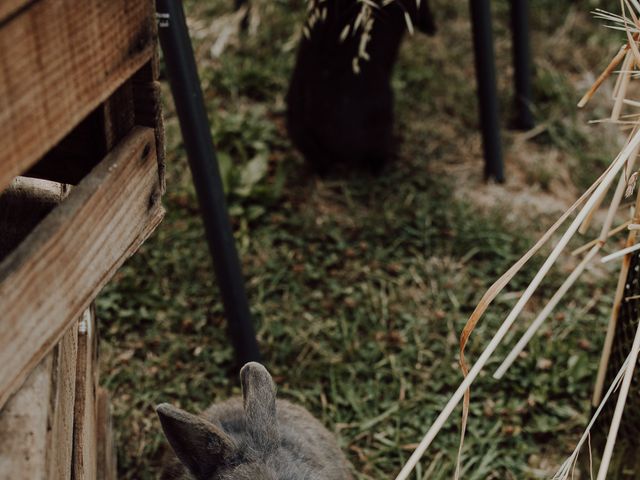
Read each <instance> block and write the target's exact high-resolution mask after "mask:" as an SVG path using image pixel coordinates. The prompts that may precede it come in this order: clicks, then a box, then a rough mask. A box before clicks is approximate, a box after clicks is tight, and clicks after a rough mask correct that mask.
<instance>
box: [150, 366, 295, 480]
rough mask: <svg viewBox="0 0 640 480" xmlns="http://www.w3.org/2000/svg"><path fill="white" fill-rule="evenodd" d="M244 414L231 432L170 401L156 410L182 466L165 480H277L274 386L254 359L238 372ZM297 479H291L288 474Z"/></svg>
mask: <svg viewBox="0 0 640 480" xmlns="http://www.w3.org/2000/svg"><path fill="white" fill-rule="evenodd" d="M240 379H241V382H242V397H243V413H244V418H243V419H242V418H241V419H240V421H239V422H236V423H240V424H243V425H240V426H239V427H238V428H239V429H240V430H242V435H240V436H238V435H231V434H230V433H229V432H227V431H225V429H223V426H222V424H221V423H219V422H217V421H210V420H207V419H206V418H204V417H202V416H198V415H192V414H190V413H188V412H185V411H183V410H181V409H179V408H176V407H173V406H171V405H169V404H166V403H165V404H161V405H159V406H158V407H157V408H156V412H157V414H158V416H159V417H160V422H161V424H162V429H163V431H164V434H165V436H166V437H167V440H168V441H169V444H170V445H171V448H172V449H173V451H174V453H175V455H176V457H177V458H178V460H179V461H180V462H181V464H182V466H184V467H185V468H186V471H185V468H180V467H179V466H178V467H177V468H174V469H173V470H174V472H172V473H171V474H169V475H168V477H167V478H175V479H184V480H186V479H190V478H193V479H195V480H230V479H234V480H244V479H246V480H277V479H280V478H289V477H288V476H287V477H282V476H281V475H280V474H278V472H277V471H276V470H277V469H278V463H279V462H278V461H277V458H276V457H277V455H276V453H277V451H278V446H279V443H280V438H279V433H278V424H277V418H276V389H275V385H274V383H273V380H272V379H271V376H270V375H269V372H267V370H266V369H265V368H264V367H263V366H262V365H260V364H258V363H248V364H247V365H245V366H244V367H243V368H242V370H241V371H240ZM291 478H295V477H291Z"/></svg>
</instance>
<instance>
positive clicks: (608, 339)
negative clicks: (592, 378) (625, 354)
mask: <svg viewBox="0 0 640 480" xmlns="http://www.w3.org/2000/svg"><path fill="white" fill-rule="evenodd" d="M638 222H640V192H638V195H637V196H636V207H635V211H634V217H633V219H632V223H638ZM636 232H637V230H631V231H629V234H628V236H627V242H626V246H627V247H631V246H633V245H634V244H635V243H636V236H637V233H636ZM630 265H631V257H630V256H629V255H625V257H624V258H623V259H622V266H621V267H620V274H619V276H618V284H617V285H616V293H615V296H614V299H613V306H612V308H611V315H610V316H609V325H608V326H607V334H606V336H605V339H604V345H603V347H602V354H601V356H600V363H599V365H598V374H597V376H596V384H595V387H594V390H593V397H592V399H591V404H592V405H594V406H595V405H597V404H598V403H599V402H600V398H601V397H602V389H603V388H604V380H605V376H606V373H607V365H609V357H610V356H611V348H612V346H613V338H614V335H615V330H616V324H617V322H618V314H619V313H620V305H621V304H622V300H623V298H624V290H625V284H626V281H627V274H628V273H629V266H630Z"/></svg>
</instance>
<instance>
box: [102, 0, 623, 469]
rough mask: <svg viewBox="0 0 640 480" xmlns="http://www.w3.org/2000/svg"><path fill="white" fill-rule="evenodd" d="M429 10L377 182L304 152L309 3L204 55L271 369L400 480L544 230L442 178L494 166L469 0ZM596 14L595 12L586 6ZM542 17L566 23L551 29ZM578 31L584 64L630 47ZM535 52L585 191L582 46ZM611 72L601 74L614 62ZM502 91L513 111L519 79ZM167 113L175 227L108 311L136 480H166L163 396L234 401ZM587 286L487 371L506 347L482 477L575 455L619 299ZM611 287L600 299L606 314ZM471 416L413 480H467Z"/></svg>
mask: <svg viewBox="0 0 640 480" xmlns="http://www.w3.org/2000/svg"><path fill="white" fill-rule="evenodd" d="M434 3H436V5H438V6H439V8H438V7H436V9H435V10H436V11H437V12H438V13H439V15H438V22H439V24H440V33H439V37H436V38H435V39H425V38H424V37H419V36H416V37H415V38H414V39H411V41H410V44H409V45H407V46H406V48H405V49H404V50H403V52H402V58H401V62H400V65H399V68H398V71H397V74H396V76H395V79H394V87H395V88H396V91H397V105H398V113H397V117H398V125H399V131H401V133H402V136H403V142H404V143H403V146H402V149H401V151H400V153H399V158H398V159H397V160H396V162H395V163H394V164H393V165H392V167H391V168H389V170H388V171H387V172H386V173H385V174H384V175H383V176H381V177H378V178H371V177H367V176H362V175H359V174H356V175H353V176H351V177H349V178H342V179H331V180H318V179H316V178H314V177H312V176H311V175H310V174H309V173H308V171H307V170H306V168H305V166H304V165H303V163H302V162H301V160H300V159H299V157H298V156H297V155H296V154H295V153H294V152H293V151H292V149H291V147H290V145H289V143H288V140H287V138H286V133H285V131H284V126H283V123H284V120H283V96H284V93H285V91H286V86H287V78H288V74H289V72H290V69H291V67H292V62H293V55H294V51H292V50H291V49H290V48H289V47H288V45H290V39H291V35H292V34H293V32H294V29H295V25H296V24H297V22H299V21H300V19H301V18H302V14H303V10H304V5H303V2H300V1H298V2H292V3H288V2H282V1H274V2H268V3H264V4H263V3H262V2H259V3H258V7H257V10H258V11H259V12H260V15H261V26H260V29H259V30H258V33H257V35H256V37H252V38H249V39H246V40H245V41H244V42H241V44H239V45H237V46H234V47H232V48H230V49H229V51H227V52H226V53H225V54H224V56H223V57H222V59H220V60H212V59H211V58H209V56H208V53H207V51H208V50H207V41H208V40H210V39H207V37H206V36H205V37H204V39H200V40H199V41H198V42H197V49H196V50H197V54H198V58H199V61H200V69H201V75H202V78H203V84H204V85H205V87H206V89H205V96H206V98H207V102H208V106H209V114H210V118H211V121H212V131H213V135H214V138H215V141H216V144H217V146H218V150H219V152H220V162H221V168H222V170H223V175H224V178H225V186H226V189H227V192H228V198H229V204H230V212H231V214H232V221H233V225H234V230H235V234H236V240H237V245H238V249H239V252H240V256H241V258H242V262H243V269H244V274H245V278H246V281H247V289H248V294H249V297H250V302H251V306H252V312H253V315H254V318H255V320H256V323H257V326H258V332H259V340H260V344H261V347H262V350H263V353H264V359H265V363H266V364H267V365H268V367H269V368H270V370H271V372H272V373H273V375H274V377H275V378H276V381H277V383H278V386H279V392H280V395H281V396H282V397H284V398H288V399H291V400H293V401H295V402H298V403H300V404H302V405H304V406H305V407H307V408H308V409H309V410H311V411H312V412H313V413H314V414H316V415H317V416H318V417H319V418H321V419H322V421H323V422H325V424H326V425H327V426H328V427H329V428H331V429H332V430H334V431H336V433H337V435H338V436H339V438H340V442H341V444H342V446H343V447H344V450H345V451H346V452H347V454H348V455H349V457H350V459H351V460H352V462H353V464H354V467H355V470H356V471H357V478H359V479H369V478H371V479H386V478H390V477H392V475H393V474H394V473H396V472H397V471H398V469H399V468H400V467H401V465H402V464H403V462H404V461H406V459H407V458H408V455H409V454H410V451H411V445H412V444H414V443H415V442H417V441H418V440H419V439H420V438H421V436H422V434H423V433H424V431H425V430H426V428H427V427H428V426H429V425H430V423H431V421H432V420H433V419H434V418H435V416H436V415H437V414H438V412H439V411H440V409H441V408H442V406H443V405H444V404H445V402H446V400H447V399H448V397H449V395H450V394H451V392H452V391H453V389H454V388H455V387H456V386H457V385H458V384H459V382H460V380H461V375H460V372H459V369H458V368H457V365H456V359H457V337H458V334H459V332H460V331H461V329H462V326H463V325H464V323H465V321H466V319H467V317H468V315H469V314H470V313H471V311H472V310H473V308H474V306H475V304H476V302H477V301H478V299H479V298H480V297H481V295H482V294H483V293H484V291H485V290H486V288H487V287H488V286H489V285H490V284H491V283H492V282H493V281H494V280H495V279H496V278H497V277H498V276H499V275H500V274H501V273H502V272H503V271H504V270H506V269H507V268H508V267H509V265H510V264H511V263H513V262H514V261H515V260H516V259H517V258H518V257H519V256H520V255H521V254H522V253H523V252H524V251H525V249H526V248H527V246H528V245H530V244H531V242H532V241H533V239H534V236H535V234H534V232H532V231H531V229H530V228H527V226H526V225H521V224H513V223H507V221H506V220H503V218H504V217H505V215H504V214H505V213H506V211H507V209H508V208H509V205H505V206H503V207H502V209H496V210H494V211H491V212H489V213H480V212H479V211H478V210H477V209H476V208H474V206H473V205H472V204H469V203H466V202H464V201H462V200H459V199H457V197H454V195H453V193H452V192H453V190H454V189H455V188H456V187H457V184H456V179H455V178H451V177H446V176H443V175H434V174H433V172H432V171H431V169H430V166H431V165H437V164H439V163H441V162H448V161H452V159H455V158H456V157H457V156H459V155H460V152H464V155H467V156H469V157H476V158H477V157H479V155H480V152H479V151H477V150H471V151H468V148H467V147H465V145H467V144H466V143H465V142H466V141H467V139H469V138H472V139H477V138H478V133H477V131H476V123H477V122H476V116H477V115H476V110H475V108H476V107H475V92H474V82H473V61H472V56H471V55H472V53H471V46H470V43H469V29H468V25H467V23H466V22H467V17H466V16H467V11H466V9H465V8H464V7H465V4H464V3H463V5H462V6H455V7H454V6H451V3H450V2H444V0H442V1H439V2H434ZM547 3H548V4H549V5H548V6H536V7H535V8H536V10H534V12H532V18H533V26H534V31H535V32H536V33H535V35H536V36H535V37H534V40H535V39H536V38H537V39H540V38H542V37H544V36H549V35H551V34H553V33H555V32H557V31H558V29H560V28H562V26H563V23H562V20H563V18H564V16H566V15H567V13H568V10H569V8H570V7H562V8H560V7H558V6H557V3H556V2H545V5H546V4H547ZM506 4H507V2H504V1H502V2H495V5H496V7H495V9H496V16H497V18H498V22H497V26H496V35H497V50H498V66H499V70H500V71H501V72H508V69H509V66H508V65H509V58H510V57H509V56H508V52H509V43H508V28H507V18H508V17H507V12H508V10H507V8H506ZM225 5H226V3H224V2H220V1H214V2H210V4H209V5H207V6H203V5H197V4H196V3H195V2H192V3H191V4H189V5H188V6H189V13H190V15H191V17H192V18H197V19H199V20H201V21H203V22H205V24H206V22H207V21H210V20H211V19H212V18H213V16H214V15H219V14H221V13H223V12H225ZM591 7H593V4H592V3H590V2H580V7H579V9H580V10H577V11H578V12H579V11H587V10H588V9H589V8H591ZM571 8H572V9H576V7H571ZM544 9H553V11H554V12H556V10H557V12H556V13H555V14H554V15H553V16H546V15H545V11H544ZM578 19H579V22H577V23H576V24H575V26H574V27H573V28H572V30H571V35H575V36H576V38H579V39H583V40H585V42H586V45H585V47H584V49H585V51H587V52H588V55H591V56H592V57H593V56H594V55H598V56H596V57H595V58H600V57H603V56H604V57H606V55H608V53H609V52H610V51H611V45H612V44H613V45H615V42H613V43H612V42H611V41H609V40H608V39H611V38H612V37H611V35H610V34H608V33H606V34H605V33H602V32H601V31H599V30H597V26H596V24H595V23H594V22H592V21H591V20H590V19H589V18H588V17H587V16H586V15H583V14H581V13H580V14H579V15H578ZM598 35H601V36H598ZM606 35H608V36H606ZM566 36H569V33H566ZM534 43H535V42H534ZM536 45H537V44H536ZM445 46H446V47H447V48H446V49H445V48H444V47H445ZM576 48H581V45H577V46H576ZM536 52H537V57H536V58H538V59H539V61H538V62H537V63H538V67H537V69H536V77H535V84H536V99H537V100H538V102H537V115H538V120H539V121H540V122H546V123H547V124H548V125H549V127H548V129H547V131H546V133H544V134H543V135H541V136H540V137H539V138H537V139H536V142H537V144H538V145H542V146H543V147H544V148H549V149H557V150H559V151H563V152H565V153H567V155H568V160H567V161H568V162H572V163H571V165H572V166H573V167H575V170H576V172H575V176H572V180H573V181H574V182H575V184H576V185H577V187H578V188H583V187H584V185H585V184H586V183H587V182H588V181H589V179H592V178H593V177H594V175H595V174H596V173H597V172H598V169H599V168H600V166H599V165H601V164H602V162H603V161H605V160H606V159H607V158H608V155H610V154H611V153H612V152H613V150H612V149H611V142H606V141H603V135H600V136H599V135H598V134H591V135H589V134H586V133H585V129H584V127H583V126H582V122H583V119H580V118H578V117H577V116H576V115H575V114H574V113H573V108H574V106H573V105H574V104H575V100H576V98H577V97H578V93H577V92H576V91H575V89H574V87H573V86H572V85H573V83H572V81H573V80H574V78H573V77H575V76H576V75H577V73H576V72H579V71H580V68H581V64H580V62H579V59H578V60H576V58H575V54H574V53H573V52H571V51H564V52H561V51H554V52H553V55H547V52H546V51H540V50H536ZM585 55H586V54H585ZM594 63H595V62H593V61H592V62H591V64H590V67H591V68H599V67H601V66H602V64H603V62H599V63H598V64H594ZM500 82H501V83H500V85H501V88H500V90H501V94H502V97H503V98H502V101H503V105H508V102H509V97H510V95H509V93H508V92H509V83H508V82H509V76H508V74H507V73H504V74H502V75H501V80H500ZM507 113H508V112H507ZM166 117H167V150H168V152H167V153H168V155H167V187H168V190H167V195H166V197H165V200H164V202H165V206H166V208H167V217H166V219H165V221H164V222H163V223H162V225H161V226H160V227H159V229H158V231H157V232H156V233H155V234H154V235H153V237H152V238H151V239H149V240H148V241H147V242H146V244H145V245H144V246H143V247H142V249H141V250H140V252H139V253H138V254H137V255H135V256H134V257H133V258H132V259H131V260H130V261H129V262H128V263H127V264H126V265H125V266H124V267H123V268H122V269H121V270H120V271H119V272H118V274H117V276H116V278H115V280H114V281H113V282H111V283H110V284H109V286H108V287H107V288H105V290H104V291H103V292H102V294H101V296H100V298H99V300H98V313H99V317H100V322H101V323H100V324H101V334H102V343H101V355H102V359H103V365H102V376H101V378H102V380H101V381H102V382H103V383H104V384H105V385H106V386H107V388H109V389H110V390H111V392H112V394H113V401H114V409H115V427H116V434H117V437H116V440H117V445H118V461H119V476H120V478H123V479H148V478H156V477H157V474H158V468H159V463H160V456H161V451H162V449H163V448H164V447H163V446H164V443H163V439H162V435H161V433H160V428H159V424H158V422H157V419H156V417H155V414H154V412H153V407H154V405H156V404H157V403H159V402H161V401H170V402H172V403H174V404H176V405H179V406H182V407H183V408H187V409H191V410H199V409H203V408H205V407H206V406H207V405H208V404H210V403H211V402H213V401H216V400H220V399H224V398H227V397H228V396H229V395H231V394H237V393H238V392H239V387H238V382H237V378H236V377H235V374H233V373H232V371H233V353H232V351H231V348H230V346H229V344H228V341H227V338H226V336H225V320H224V316H223V311H222V306H221V304H220V299H219V295H218V291H217V288H216V285H215V283H214V279H213V276H212V275H213V274H212V269H211V266H210V259H209V255H208V252H207V248H206V245H205V243H204V241H203V234H202V227H201V222H200V219H199V217H198V210H197V202H196V198H195V193H194V190H193V187H192V185H191V182H190V177H189V172H188V168H187V163H186V159H185V155H184V150H183V148H182V145H181V143H180V138H179V132H178V128H177V123H176V119H175V115H174V113H173V108H172V106H171V104H170V102H168V104H167V109H166ZM505 117H508V114H505ZM506 142H507V144H509V143H510V142H511V137H510V136H508V135H507V138H506ZM476 145H477V143H476ZM477 168H478V171H480V169H481V163H480V161H479V160H478V161H477ZM533 172H534V174H533V178H529V179H528V181H529V182H530V183H531V184H532V185H533V184H536V182H538V183H539V184H541V185H544V184H547V185H548V182H549V178H548V176H549V172H548V171H546V170H544V167H541V168H540V172H539V173H535V172H536V171H535V170H533ZM526 187H527V186H524V187H523V188H526ZM545 221H546V220H543V223H544V222H545ZM534 230H536V229H534ZM538 230H539V228H538V229H537V230H536V231H538ZM535 265H536V262H533V263H532V264H531V265H529V266H527V267H526V268H525V269H524V271H523V272H522V274H520V275H519V276H518V277H517V278H516V279H515V280H514V282H513V283H512V285H511V291H520V290H522V289H523V288H524V287H525V286H526V283H527V280H528V279H530V278H531V276H532V275H533V273H534V267H535ZM561 278H562V273H561V272H556V273H555V274H554V275H552V276H551V278H550V280H549V281H548V282H547V283H546V284H545V285H544V287H543V288H542V290H541V292H542V294H546V295H547V296H548V295H550V294H551V292H552V291H553V287H554V286H557V285H559V282H560V281H561ZM589 278H591V279H590V280H589V279H588V280H587V282H586V284H583V285H581V286H580V287H577V288H576V289H575V290H574V294H573V295H570V296H569V297H568V299H567V301H566V302H564V303H563V305H561V306H560V307H559V308H558V310H557V312H558V313H557V314H556V315H555V316H554V317H553V318H552V319H551V320H550V321H549V322H548V325H547V326H546V327H544V328H543V332H542V335H540V336H539V337H537V338H536V339H535V340H534V341H533V342H532V344H531V346H530V348H529V350H528V356H527V357H526V358H523V359H521V360H520V361H519V362H517V363H516V364H515V366H514V367H513V369H512V370H511V371H510V372H509V374H508V375H507V377H506V378H505V380H504V381H502V382H499V383H497V382H494V381H493V380H492V379H491V377H490V375H488V373H489V372H490V371H491V369H492V368H495V367H496V366H497V363H498V362H499V359H500V358H502V356H503V355H504V353H506V351H505V348H502V349H501V350H500V351H499V353H500V355H498V356H497V357H496V360H494V361H492V362H490V365H489V368H488V369H487V374H486V375H483V376H481V378H480V379H479V381H478V382H477V385H475V386H474V388H473V402H472V405H471V419H470V422H469V430H468V435H467V442H466V447H465V452H464V472H465V474H464V478H465V479H490V478H495V479H498V478H499V479H510V478H513V479H516V478H517V479H522V478H544V474H545V473H546V474H548V473H549V466H553V465H557V464H558V463H559V461H560V460H561V459H562V458H563V455H565V454H567V453H568V452H569V451H570V450H571V449H572V447H573V442H575V440H576V438H577V434H578V432H580V430H581V428H582V427H583V425H584V423H585V420H586V414H587V413H588V397H589V394H590V388H591V384H592V381H593V376H594V371H595V366H596V363H597V357H598V349H599V346H600V338H601V337H602V332H603V329H604V324H605V321H606V317H607V314H608V309H609V304H610V299H611V282H605V281H603V280H599V279H597V278H596V277H589ZM594 292H595V293H594ZM595 296H599V298H600V301H598V302H597V303H596V304H595V305H589V302H590V300H591V298H592V297H595ZM514 302H515V300H514V299H513V297H508V296H507V297H505V296H499V297H498V299H497V300H496V302H495V305H494V306H493V307H492V308H491V309H490V310H489V311H488V313H487V315H486V317H485V319H484V320H483V322H482V323H481V324H480V325H479V326H478V328H477V330H476V332H474V335H473V337H472V342H471V344H470V346H469V354H468V355H469V357H470V358H474V357H475V356H476V355H477V354H478V352H479V351H480V350H481V348H482V346H483V345H484V343H485V342H486V341H487V339H488V338H489V337H490V336H491V335H492V333H493V331H494V330H495V328H496V326H497V325H498V324H499V322H500V321H501V320H502V319H503V318H504V316H505V315H506V313H507V312H508V309H509V307H510V306H512V305H513V303H514ZM535 305H536V306H538V307H539V306H540V301H539V300H537V301H536V302H535ZM587 307H589V308H587ZM525 318H531V312H526V314H525ZM524 323H526V322H524ZM524 326H525V325H524V324H523V323H521V324H520V326H519V327H518V329H517V330H518V332H520V331H522V329H523V328H524ZM516 333H517V332H513V334H511V336H510V337H509V338H510V339H511V340H512V341H513V339H514V338H515V334H516ZM540 359H544V361H542V362H540ZM458 419H459V414H458V413H456V414H455V415H454V416H453V418H452V419H451V420H450V421H449V422H448V424H447V425H446V427H445V428H444V429H443V431H442V432H441V433H440V435H439V437H438V438H437V440H436V442H435V443H434V444H433V446H432V447H431V448H430V450H429V451H428V452H427V454H426V455H425V457H424V459H423V461H422V463H421V465H420V467H419V468H418V470H417V472H418V474H417V476H416V477H414V478H428V479H434V480H438V479H445V478H447V479H448V478H451V477H452V472H453V468H454V461H455V457H456V452H457V444H458V435H459V433H458V428H459V420H458ZM541 472H542V473H541Z"/></svg>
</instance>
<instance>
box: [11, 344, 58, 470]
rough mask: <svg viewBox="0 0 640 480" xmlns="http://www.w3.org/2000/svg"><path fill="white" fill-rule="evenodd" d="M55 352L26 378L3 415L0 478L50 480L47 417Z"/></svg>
mask: <svg viewBox="0 0 640 480" xmlns="http://www.w3.org/2000/svg"><path fill="white" fill-rule="evenodd" d="M51 369H52V355H48V356H47V357H46V358H45V359H44V360H43V361H42V362H40V364H39V365H38V366H37V367H36V368H35V370H34V371H33V372H31V374H30V375H29V377H28V378H27V381H26V382H25V384H24V387H23V388H22V389H21V390H20V391H19V392H18V393H16V394H15V395H14V396H13V397H12V398H11V400H10V401H9V402H8V403H7V404H6V405H5V407H4V408H3V409H2V411H1V415H0V478H2V479H5V478H6V479H13V478H25V479H26V478H28V479H33V480H47V471H46V451H47V420H48V416H49V395H50V391H51Z"/></svg>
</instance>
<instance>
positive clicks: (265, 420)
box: [240, 362, 280, 454]
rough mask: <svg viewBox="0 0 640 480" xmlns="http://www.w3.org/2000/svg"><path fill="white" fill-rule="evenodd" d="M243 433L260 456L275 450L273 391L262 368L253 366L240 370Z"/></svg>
mask: <svg viewBox="0 0 640 480" xmlns="http://www.w3.org/2000/svg"><path fill="white" fill-rule="evenodd" d="M240 381H241V383H242V397H243V399H244V413H245V419H246V422H247V431H248V432H249V435H250V436H251V439H252V440H253V442H254V443H255V447H256V448H257V449H258V450H259V451H260V452H262V453H264V454H269V453H272V452H274V451H275V450H276V449H277V448H278V444H279V443H280V438H279V436H278V425H277V420H276V387H275V385H274V383H273V380H272V379H271V375H269V372H268V371H267V369H266V368H264V367H263V366H262V365H260V364H259V363H256V362H250V363H247V364H246V365H245V366H244V367H242V370H240Z"/></svg>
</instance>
